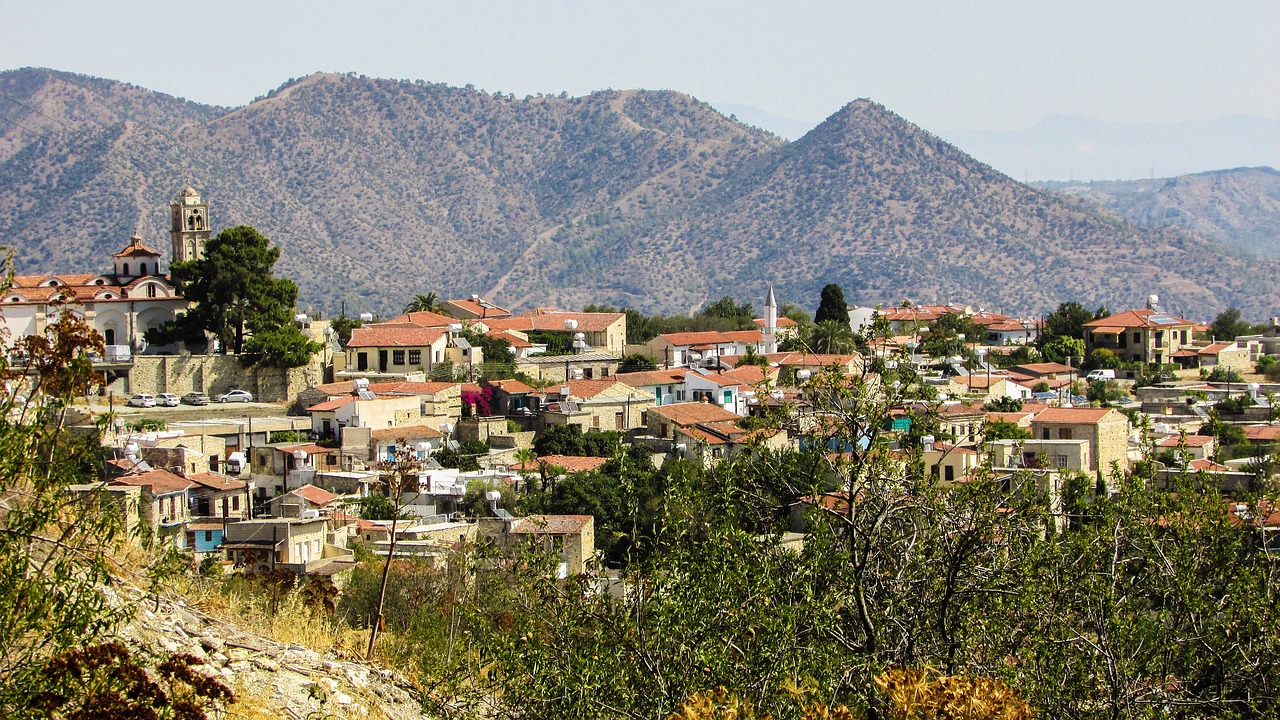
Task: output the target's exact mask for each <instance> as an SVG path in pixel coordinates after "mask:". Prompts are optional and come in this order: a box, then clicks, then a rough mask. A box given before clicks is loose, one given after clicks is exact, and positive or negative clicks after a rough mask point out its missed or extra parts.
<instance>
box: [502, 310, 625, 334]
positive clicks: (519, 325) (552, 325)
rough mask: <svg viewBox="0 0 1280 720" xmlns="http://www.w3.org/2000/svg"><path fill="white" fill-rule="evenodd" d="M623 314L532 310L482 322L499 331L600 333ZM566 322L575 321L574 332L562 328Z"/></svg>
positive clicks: (623, 317)
mask: <svg viewBox="0 0 1280 720" xmlns="http://www.w3.org/2000/svg"><path fill="white" fill-rule="evenodd" d="M626 317H627V316H626V315H625V314H623V313H574V312H562V311H558V310H533V311H531V312H527V313H523V314H521V315H516V316H514V317H509V318H488V319H486V320H485V321H484V323H485V324H486V325H488V326H489V327H490V328H495V329H499V330H520V331H522V332H526V331H529V330H550V331H558V332H600V331H602V330H605V329H607V328H608V327H609V326H610V325H612V324H614V323H616V322H618V320H620V319H625V318H626ZM566 320H576V321H577V323H578V327H577V329H576V330H574V331H570V330H567V329H566V328H565V326H564V323H565V321H566Z"/></svg>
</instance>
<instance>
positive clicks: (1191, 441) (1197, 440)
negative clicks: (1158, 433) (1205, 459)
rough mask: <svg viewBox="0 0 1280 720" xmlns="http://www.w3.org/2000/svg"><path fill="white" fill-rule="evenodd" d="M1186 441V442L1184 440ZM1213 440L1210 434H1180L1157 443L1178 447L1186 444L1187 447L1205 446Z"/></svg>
mask: <svg viewBox="0 0 1280 720" xmlns="http://www.w3.org/2000/svg"><path fill="white" fill-rule="evenodd" d="M1184 440H1185V441H1186V442H1185V443H1184V442H1183V441H1184ZM1212 442H1213V437H1212V436H1210V435H1187V436H1186V437H1185V438H1184V437H1182V436H1179V435H1173V436H1170V437H1167V438H1165V439H1163V440H1161V441H1160V442H1158V443H1156V445H1158V446H1159V447H1178V446H1179V445H1183V444H1185V445H1186V446H1187V447H1204V446H1206V445H1208V444H1209V443H1212Z"/></svg>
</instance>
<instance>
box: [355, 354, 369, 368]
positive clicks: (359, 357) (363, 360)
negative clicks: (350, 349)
mask: <svg viewBox="0 0 1280 720" xmlns="http://www.w3.org/2000/svg"><path fill="white" fill-rule="evenodd" d="M356 369H357V370H368V369H369V353H356Z"/></svg>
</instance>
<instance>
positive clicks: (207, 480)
mask: <svg viewBox="0 0 1280 720" xmlns="http://www.w3.org/2000/svg"><path fill="white" fill-rule="evenodd" d="M187 479H188V480H190V481H191V482H193V483H195V484H197V485H200V486H201V487H206V488H209V489H210V490H218V491H224V490H243V489H245V488H246V487H248V485H247V483H245V482H243V481H240V480H236V479H235V478H229V477H227V476H226V475H223V474H222V473H215V472H203V473H197V474H195V475H188V476H187Z"/></svg>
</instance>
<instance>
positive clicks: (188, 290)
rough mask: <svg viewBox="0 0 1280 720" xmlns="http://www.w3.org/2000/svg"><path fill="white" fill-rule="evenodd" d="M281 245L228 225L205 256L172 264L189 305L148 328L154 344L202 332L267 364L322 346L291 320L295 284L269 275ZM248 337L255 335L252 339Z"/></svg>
mask: <svg viewBox="0 0 1280 720" xmlns="http://www.w3.org/2000/svg"><path fill="white" fill-rule="evenodd" d="M279 258H280V248H278V247H272V246H271V243H270V241H269V240H267V238H266V237H264V236H263V235H262V234H261V233H259V232H258V231H257V230H255V229H253V228H252V227H249V226H247V225H241V226H238V227H233V228H228V229H226V230H223V231H222V232H220V233H218V235H217V236H216V237H213V238H211V239H210V240H209V242H208V243H207V244H206V245H205V250H204V256H203V257H201V258H199V259H197V260H191V261H186V262H178V263H174V264H173V266H172V267H171V268H170V274H171V276H172V278H173V281H174V284H175V285H176V286H177V287H178V289H179V290H180V291H181V292H182V294H183V296H184V297H185V298H186V299H187V300H190V301H191V302H192V303H193V305H192V307H191V309H190V310H188V311H187V313H186V314H185V315H183V316H181V317H179V318H178V319H176V320H174V321H172V322H169V323H166V324H165V325H164V326H162V327H160V328H155V329H152V330H151V331H148V333H147V341H148V342H152V343H156V344H162V345H164V344H169V343H172V342H178V341H182V342H186V343H188V344H199V343H201V342H202V341H203V338H204V335H205V333H210V334H212V335H213V336H214V337H215V338H217V340H218V343H219V346H220V350H221V351H222V352H224V353H228V352H234V353H236V354H242V353H247V355H248V357H249V359H250V360H251V361H257V362H261V363H263V364H267V365H275V366H283V367H293V366H297V365H301V364H303V363H305V362H306V361H307V359H309V358H310V356H311V354H312V353H314V352H316V351H318V350H319V349H320V347H321V346H320V345H319V344H318V343H314V342H312V341H311V340H310V339H309V338H307V337H306V335H304V334H303V333H302V331H300V330H299V329H298V328H297V327H295V326H294V325H293V312H294V303H295V302H297V299H298V286H297V285H296V284H294V282H293V281H292V280H289V279H288V278H277V277H275V276H274V275H273V274H272V269H273V268H274V266H275V263H276V260H278V259H279ZM250 336H256V340H254V341H253V342H252V343H249V342H248V338H249V337H250Z"/></svg>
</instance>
